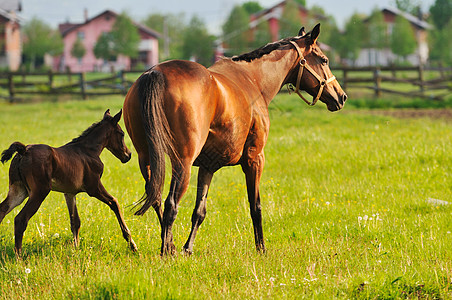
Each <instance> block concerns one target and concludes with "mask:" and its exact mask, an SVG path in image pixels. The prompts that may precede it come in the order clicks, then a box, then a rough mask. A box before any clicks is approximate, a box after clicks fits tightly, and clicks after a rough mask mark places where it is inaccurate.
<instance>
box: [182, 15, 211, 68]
mask: <svg viewBox="0 0 452 300" xmlns="http://www.w3.org/2000/svg"><path fill="white" fill-rule="evenodd" d="M213 42H214V37H213V36H211V35H210V34H209V33H208V32H207V28H206V26H205V24H204V23H203V22H202V20H201V19H199V18H198V17H197V16H193V17H192V19H191V20H190V23H189V24H188V26H187V27H186V29H185V30H184V35H183V47H182V49H183V58H184V59H194V60H195V61H196V62H198V63H200V64H202V65H204V66H206V67H207V66H210V65H211V64H212V63H213V58H214V50H213V49H214V47H213Z"/></svg>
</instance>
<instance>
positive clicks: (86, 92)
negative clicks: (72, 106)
mask: <svg viewBox="0 0 452 300" xmlns="http://www.w3.org/2000/svg"><path fill="white" fill-rule="evenodd" d="M141 73H142V72H141V71H140V72H133V71H127V72H126V71H120V72H118V73H114V74H106V73H62V72H41V73H24V72H6V73H0V91H1V93H0V97H1V98H4V99H7V100H8V101H10V102H14V101H18V100H21V97H22V96H23V95H43V96H50V95H54V96H58V95H79V96H80V97H81V98H82V99H87V98H88V97H90V96H100V95H115V94H123V95H125V94H126V93H127V91H128V90H129V88H130V86H131V85H132V83H133V82H134V80H135V79H136V78H138V76H139V75H140V74H141ZM127 74H131V75H129V76H127ZM132 74H133V75H134V76H133V75H132ZM128 77H130V78H133V79H128Z"/></svg>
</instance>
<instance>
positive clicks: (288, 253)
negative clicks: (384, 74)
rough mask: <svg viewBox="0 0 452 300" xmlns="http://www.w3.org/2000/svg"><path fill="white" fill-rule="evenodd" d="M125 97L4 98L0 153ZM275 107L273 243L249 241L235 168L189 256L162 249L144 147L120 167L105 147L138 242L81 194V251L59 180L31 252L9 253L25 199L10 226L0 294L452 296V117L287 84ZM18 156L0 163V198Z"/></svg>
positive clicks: (267, 190)
mask: <svg viewBox="0 0 452 300" xmlns="http://www.w3.org/2000/svg"><path fill="white" fill-rule="evenodd" d="M121 105H122V97H120V96H117V97H116V96H115V97H111V98H101V99H96V100H90V101H80V102H62V103H40V104H24V105H12V106H11V105H7V104H5V103H0V137H1V138H0V149H1V150H3V149H5V148H7V147H8V146H9V145H10V143H12V142H13V141H16V140H19V141H22V142H24V143H26V144H30V143H47V144H50V145H53V146H59V145H62V144H64V143H66V142H68V141H70V140H71V139H72V138H74V137H76V136H78V135H79V134H80V133H81V132H82V131H83V130H84V129H86V128H87V127H88V126H89V125H91V124H92V123H93V122H95V121H98V120H99V119H100V118H101V117H102V115H103V113H104V111H105V109H106V108H110V109H111V110H112V113H115V112H117V111H118V110H119V108H120V107H121ZM270 114H271V118H272V127H271V132H270V136H269V140H268V144H267V147H266V168H265V170H264V175H263V179H262V184H261V195H262V206H263V225H264V236H265V242H266V246H267V252H266V254H264V255H261V254H258V253H256V251H255V249H254V239H253V235H252V223H251V218H250V216H249V209H248V202H247V199H246V191H245V181H244V176H243V174H242V172H241V169H240V168H239V167H229V168H224V169H221V170H220V171H218V172H217V173H216V174H215V176H214V180H213V183H212V185H211V189H210V194H209V199H208V204H207V217H206V220H205V221H204V223H203V225H202V226H201V228H200V231H199V234H198V236H197V239H196V243H195V247H194V251H195V252H194V254H193V255H192V256H191V257H185V256H183V255H177V256H176V257H165V258H161V257H160V255H159V250H160V228H159V225H158V221H157V218H156V216H155V213H154V212H152V211H149V212H148V213H147V214H145V215H144V216H142V217H137V216H134V215H133V211H132V210H131V207H130V205H132V204H133V202H134V201H136V200H138V199H139V198H140V197H141V195H142V193H143V191H144V183H143V180H142V178H141V176H140V174H139V171H138V163H137V159H136V155H135V157H133V158H132V160H131V161H130V162H129V163H127V164H125V165H122V164H121V163H120V162H119V161H118V160H117V159H116V158H115V157H114V156H113V155H112V154H111V153H109V152H107V151H106V152H104V153H103V154H102V159H103V161H104V163H105V165H106V167H105V172H104V176H103V183H104V185H105V186H106V188H107V190H108V191H109V192H110V193H111V194H113V195H115V196H116V197H117V198H118V199H119V200H120V203H121V204H122V206H123V208H124V211H125V218H126V222H127V224H128V226H129V228H130V229H131V231H132V235H133V237H134V239H135V242H136V243H137V245H138V248H139V254H137V255H136V254H133V253H131V252H130V251H129V250H128V248H127V245H126V243H125V241H124V240H123V238H122V235H121V232H120V230H119V226H118V224H117V222H116V220H115V217H114V214H113V213H112V212H110V211H109V209H108V207H107V206H106V205H104V204H102V203H101V202H100V201H98V200H96V199H93V198H89V197H88V196H87V195H86V194H79V196H78V206H79V212H80V216H81V219H82V228H81V245H80V247H79V248H78V249H74V248H73V246H72V234H71V232H70V224H69V218H68V215H67V210H66V204H65V201H64V198H63V196H62V194H59V193H54V192H52V193H51V194H50V195H49V196H48V198H47V199H46V201H45V202H44V203H43V205H42V207H41V208H40V210H39V211H38V213H37V214H36V215H35V216H34V217H33V218H32V219H31V220H30V223H29V225H28V230H27V231H26V232H25V236H24V245H23V250H24V256H23V258H22V259H20V260H17V259H16V258H15V255H14V251H13V248H14V237H13V235H14V229H13V227H14V225H13V224H14V216H15V215H16V214H17V213H18V212H19V211H20V207H19V208H16V209H15V210H14V211H13V212H12V213H10V214H9V215H8V216H7V217H6V218H5V219H4V221H3V222H2V224H1V225H0V291H1V292H0V299H43V298H44V299H47V298H49V299H53V298H55V299H68V298H73V299H110V298H114V299H145V298H146V299H150V298H176V299H205V298H214V299H215V298H232V299H242V298H247V299H255V298H260V299H262V298H266V299H267V298H268V299H270V298H271V299H273V298H276V299H279V298H282V299H285V298H298V299H303V298H309V299H312V298H314V299H350V298H358V299H393V298H402V299H404V298H422V299H441V298H443V299H447V298H451V297H452V233H451V231H452V204H450V205H447V204H445V205H443V204H442V202H439V201H436V200H435V199H437V200H442V201H448V202H449V203H452V154H451V149H452V122H451V121H450V120H445V119H438V120H430V119H397V118H394V117H389V116H384V115H375V114H370V113H369V112H368V111H367V110H358V109H350V108H349V109H348V108H347V107H345V109H344V111H341V112H339V113H334V114H333V113H329V112H328V111H327V110H326V108H325V106H324V105H323V104H319V105H317V106H316V107H314V108H311V107H308V106H306V105H304V104H303V103H302V102H301V101H299V100H298V99H297V98H296V97H295V96H291V97H290V96H287V95H283V96H278V98H277V99H276V100H275V101H274V102H273V103H272V104H271V109H270ZM121 124H123V123H122V121H121ZM126 143H127V144H128V146H129V147H130V148H131V149H132V148H133V147H132V145H131V142H130V139H129V138H128V137H127V136H126ZM132 151H134V150H133V149H132ZM134 154H135V153H134ZM8 168H9V162H8V163H7V164H5V165H4V166H1V167H0V198H1V199H4V198H5V197H6V194H7V189H8V177H7V174H8ZM196 173H197V170H196V168H194V171H193V175H192V177H193V178H192V181H191V184H190V187H189V190H188V192H187V194H186V196H185V197H184V199H183V200H182V201H181V204H180V209H179V214H178V217H177V219H176V222H175V226H174V237H175V243H176V246H177V248H178V249H182V246H183V244H184V243H185V240H186V238H187V237H188V233H189V230H190V226H191V223H190V218H191V213H192V209H193V207H194V196H195V192H196V187H195V184H196V181H195V179H196ZM166 181H167V182H168V181H169V179H168V178H167V180H166Z"/></svg>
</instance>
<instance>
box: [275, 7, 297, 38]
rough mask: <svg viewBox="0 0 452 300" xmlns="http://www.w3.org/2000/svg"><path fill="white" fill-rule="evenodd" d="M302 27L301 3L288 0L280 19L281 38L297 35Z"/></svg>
mask: <svg viewBox="0 0 452 300" xmlns="http://www.w3.org/2000/svg"><path fill="white" fill-rule="evenodd" d="M300 27H301V26H300V10H299V3H298V2H296V1H295V0H287V1H286V5H285V6H284V10H283V13H282V15H281V18H280V19H279V36H280V38H286V37H291V36H295V35H297V33H298V31H299V30H300Z"/></svg>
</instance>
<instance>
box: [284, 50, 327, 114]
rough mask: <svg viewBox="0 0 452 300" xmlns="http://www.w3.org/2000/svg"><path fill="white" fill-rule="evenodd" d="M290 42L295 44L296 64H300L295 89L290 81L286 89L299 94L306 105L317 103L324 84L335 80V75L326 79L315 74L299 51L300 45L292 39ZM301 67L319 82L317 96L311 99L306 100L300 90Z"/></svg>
mask: <svg viewBox="0 0 452 300" xmlns="http://www.w3.org/2000/svg"><path fill="white" fill-rule="evenodd" d="M290 43H291V44H292V45H294V46H295V49H296V50H297V52H298V56H299V58H298V61H297V64H298V63H299V64H300V68H299V69H298V76H297V83H296V85H295V89H294V87H293V85H292V84H291V83H289V85H288V86H287V89H288V90H289V93H290V92H295V93H296V94H297V95H298V96H300V98H301V99H303V101H304V102H306V103H307V104H308V105H311V106H312V105H314V104H316V103H317V101H318V100H319V99H320V96H322V92H323V89H324V88H325V86H326V85H327V84H328V83H330V82H333V81H334V80H336V77H334V75H333V76H332V77H330V78H328V79H327V80H325V79H323V78H322V77H320V75H319V74H317V72H316V71H314V69H313V68H311V66H310V65H308V64H307V62H306V59H305V58H304V56H303V54H302V53H301V50H300V47H299V46H298V45H297V43H295V42H294V41H290ZM303 69H306V70H308V71H309V73H311V74H312V75H313V76H314V77H315V78H316V79H317V80H318V81H319V83H320V88H319V91H318V92H317V96H316V97H315V98H314V99H313V100H312V102H311V101H309V100H307V99H306V98H305V97H304V96H303V95H302V94H301V91H300V82H301V76H302V75H303Z"/></svg>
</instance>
